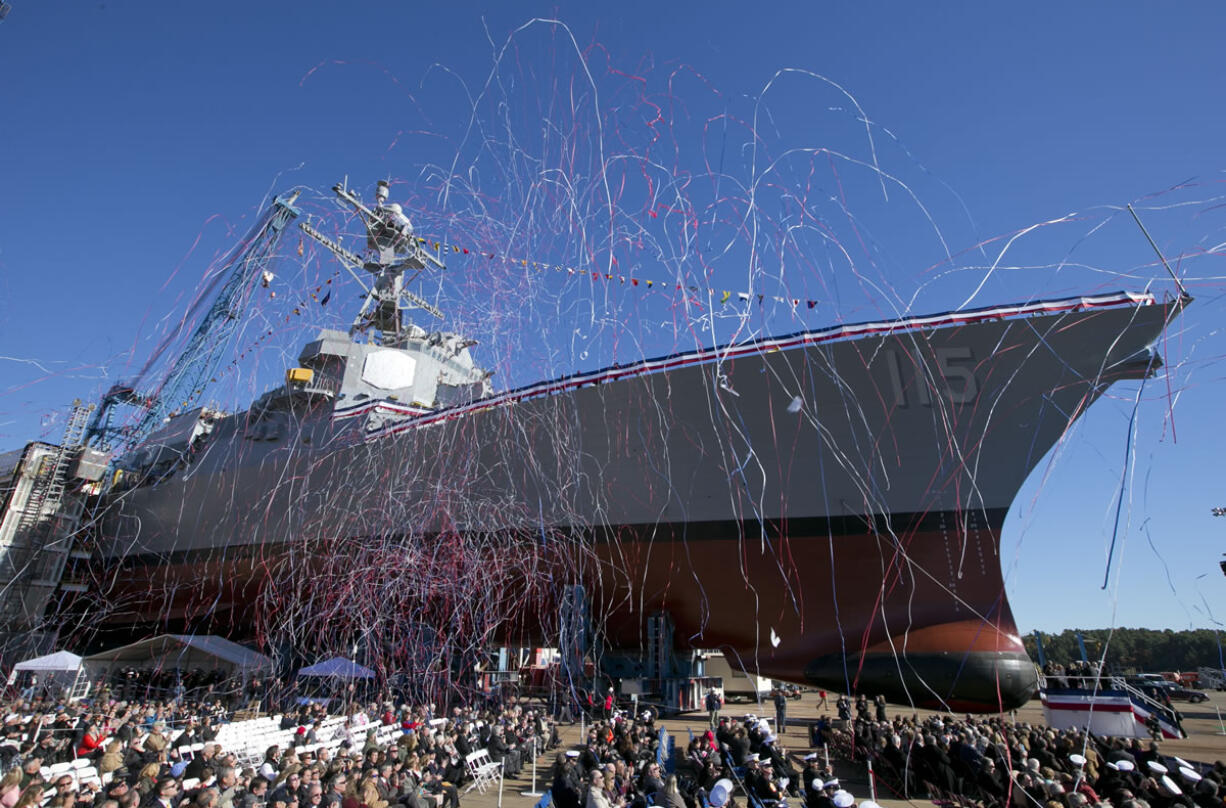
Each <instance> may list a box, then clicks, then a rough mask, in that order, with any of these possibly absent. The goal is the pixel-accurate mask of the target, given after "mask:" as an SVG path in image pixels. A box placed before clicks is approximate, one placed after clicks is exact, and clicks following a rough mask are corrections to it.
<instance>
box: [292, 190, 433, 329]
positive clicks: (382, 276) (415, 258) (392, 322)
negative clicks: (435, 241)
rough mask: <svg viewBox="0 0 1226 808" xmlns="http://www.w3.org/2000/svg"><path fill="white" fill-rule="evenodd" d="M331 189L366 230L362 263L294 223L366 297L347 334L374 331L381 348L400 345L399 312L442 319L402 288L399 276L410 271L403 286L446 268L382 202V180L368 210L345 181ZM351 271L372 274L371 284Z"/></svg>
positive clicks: (310, 229)
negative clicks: (333, 259)
mask: <svg viewBox="0 0 1226 808" xmlns="http://www.w3.org/2000/svg"><path fill="white" fill-rule="evenodd" d="M332 191H333V193H335V194H336V195H337V197H339V198H340V199H341V201H343V202H346V203H347V204H348V205H349V206H350V207H352V208H353V209H354V211H355V212H356V213H357V214H358V216H359V217H361V219H362V223H363V224H364V225H365V226H366V247H367V251H368V252H367V257H366V259H363V258H362V257H360V256H358V255H357V254H355V253H353V252H351V251H349V250H347V249H345V248H344V247H343V246H341V245H340V244H339V243H338V242H336V241H335V240H333V239H330V238H328V237H327V236H325V235H323V234H322V233H320V232H319V231H318V230H316V229H315V228H314V227H312V226H311V225H309V224H307V223H305V222H302V223H299V225H298V227H299V228H301V229H302V232H304V233H306V234H307V235H308V236H310V237H311V238H312V239H314V240H315V241H317V242H319V243H320V244H322V245H323V246H324V247H326V248H327V249H328V250H329V251H330V252H331V253H332V254H333V255H335V256H336V257H337V258H338V259H340V262H341V265H342V266H344V267H345V269H347V270H348V271H349V274H350V275H352V276H353V278H354V279H355V280H356V281H357V282H358V284H359V285H360V286H361V287H362V290H363V291H364V292H365V293H366V294H365V297H364V299H363V301H362V308H361V309H360V310H359V311H358V314H357V316H356V317H355V318H354V320H353V324H352V325H351V326H350V327H349V335H350V336H357V335H358V334H359V333H362V332H366V331H370V330H375V331H378V332H379V334H380V340H379V341H380V342H381V343H382V344H383V345H387V346H399V345H403V343H404V340H405V337H406V329H405V326H404V321H403V318H402V316H401V312H402V311H404V310H405V309H421V310H422V311H424V312H426V313H427V314H429V315H431V316H432V317H436V318H438V319H440V320H441V319H443V313H442V312H441V311H439V310H438V309H437V308H435V307H434V306H432V305H431V304H430V303H429V302H427V301H426V300H424V299H422V298H421V297H420V296H418V295H416V294H414V293H413V292H410V291H409V290H408V289H406V288H405V284H406V280H405V277H404V276H405V273H406V272H412V273H413V275H412V276H411V277H410V278H409V279H408V280H407V283H411V282H412V281H413V280H415V279H416V278H417V276H418V275H419V274H421V271H422V270H424V269H426V268H428V267H433V268H435V269H446V267H445V266H444V264H443V262H442V261H440V260H439V259H438V258H436V257H435V256H434V255H431V254H430V253H429V252H427V251H426V250H424V249H423V248H422V246H421V244H420V243H419V242H418V240H417V237H416V236H415V235H414V234H413V223H412V222H410V221H409V218H408V217H407V216H405V215H404V212H403V211H402V210H401V207H400V205H397V204H396V203H394V202H393V203H389V202H388V201H387V198H388V192H389V188H388V184H387V182H385V181H383V180H380V181H379V185H378V187H377V189H376V190H375V206H374V208H373V209H372V208H370V207H367V206H366V205H365V204H363V202H362V200H360V199H359V198H358V197H357V195H355V194H354V193H353V192H352V191H350V190H349V189H348V188H347V187H346V185H345V183H337V184H336V185H334V186H332ZM357 269H360V270H363V271H365V272H368V273H370V274H371V275H373V276H374V278H373V280H374V282H373V283H371V284H369V285H368V284H367V282H366V280H365V279H364V278H363V277H362V276H361V275H359V274H358V273H357V272H355V271H354V270H357Z"/></svg>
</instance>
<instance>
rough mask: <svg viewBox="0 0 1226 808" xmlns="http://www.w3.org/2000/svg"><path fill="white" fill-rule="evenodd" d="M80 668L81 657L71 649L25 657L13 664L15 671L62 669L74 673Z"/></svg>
mask: <svg viewBox="0 0 1226 808" xmlns="http://www.w3.org/2000/svg"><path fill="white" fill-rule="evenodd" d="M80 669H81V657H79V656H77V655H76V654H74V653H72V652H71V651H56V652H55V653H54V654H47V655H46V656H40V657H35V658H34V659H27V660H26V661H25V662H18V663H17V664H16V665H14V666H13V670H15V671H39V672H40V673H41V672H44V671H46V672H51V671H63V672H66V673H75V672H76V671H78V670H80Z"/></svg>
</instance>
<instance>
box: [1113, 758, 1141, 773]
mask: <svg viewBox="0 0 1226 808" xmlns="http://www.w3.org/2000/svg"><path fill="white" fill-rule="evenodd" d="M1136 767H1137V766H1136V764H1135V763H1133V762H1132V761H1131V760H1117V761H1115V768H1117V769H1119V770H1120V771H1122V772H1130V771H1133V770H1134V769H1136Z"/></svg>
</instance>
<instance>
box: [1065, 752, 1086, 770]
mask: <svg viewBox="0 0 1226 808" xmlns="http://www.w3.org/2000/svg"><path fill="white" fill-rule="evenodd" d="M1068 762H1069V763H1072V764H1073V765H1074V766H1076V767H1077V768H1079V769H1082V768H1085V765H1086V759H1085V756H1084V755H1069V756H1068Z"/></svg>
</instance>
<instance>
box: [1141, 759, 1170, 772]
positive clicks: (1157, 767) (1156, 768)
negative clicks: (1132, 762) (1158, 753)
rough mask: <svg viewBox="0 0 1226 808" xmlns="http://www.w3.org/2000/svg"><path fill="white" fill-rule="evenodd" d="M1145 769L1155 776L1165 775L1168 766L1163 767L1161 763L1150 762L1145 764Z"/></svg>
mask: <svg viewBox="0 0 1226 808" xmlns="http://www.w3.org/2000/svg"><path fill="white" fill-rule="evenodd" d="M1145 767H1146V768H1147V769H1149V771H1150V773H1151V774H1153V775H1155V776H1158V775H1163V774H1166V773H1167V768H1166V766H1163V765H1162V764H1161V763H1159V762H1158V761H1156V760H1151V761H1149V762H1148V763H1146V764H1145Z"/></svg>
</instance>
